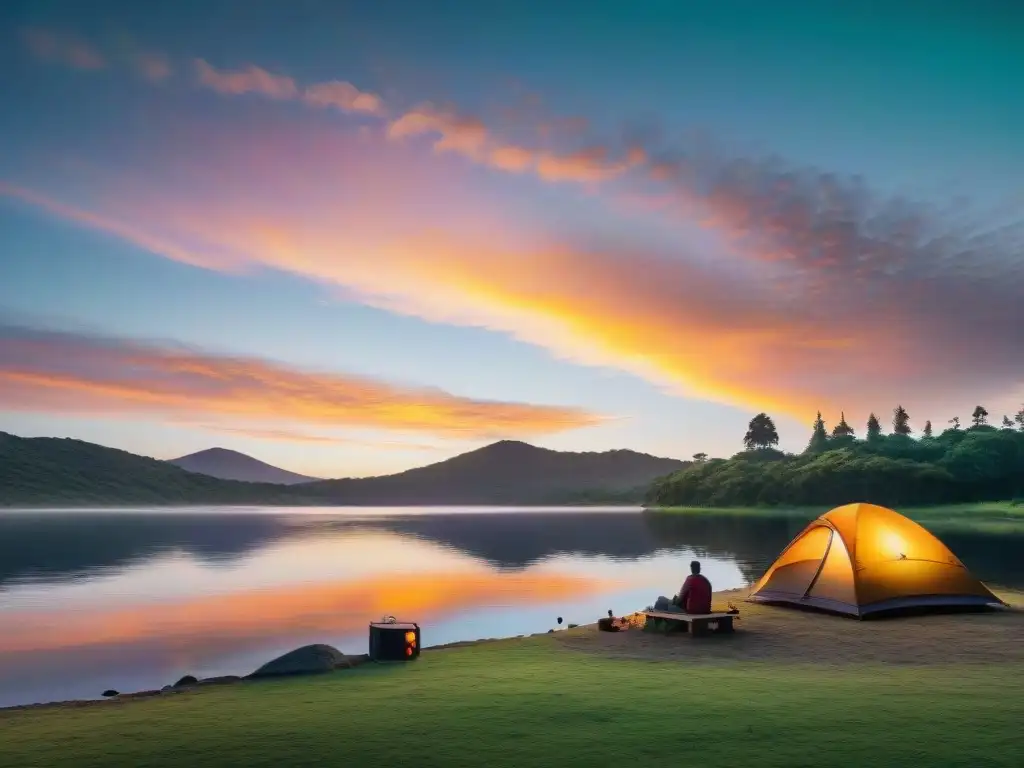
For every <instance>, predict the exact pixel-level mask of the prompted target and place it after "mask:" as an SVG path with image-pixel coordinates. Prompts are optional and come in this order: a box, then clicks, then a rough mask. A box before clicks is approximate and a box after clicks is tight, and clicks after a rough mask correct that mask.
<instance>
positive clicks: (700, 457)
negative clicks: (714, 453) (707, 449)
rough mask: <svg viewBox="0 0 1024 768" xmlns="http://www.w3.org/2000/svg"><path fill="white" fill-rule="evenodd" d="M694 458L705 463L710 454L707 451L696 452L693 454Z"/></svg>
mask: <svg viewBox="0 0 1024 768" xmlns="http://www.w3.org/2000/svg"><path fill="white" fill-rule="evenodd" d="M693 460H694V461H695V462H697V463H698V464H703V463H704V462H705V461H707V460H708V455H707V454H706V453H695V454H693Z"/></svg>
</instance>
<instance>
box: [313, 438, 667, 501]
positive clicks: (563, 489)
mask: <svg viewBox="0 0 1024 768" xmlns="http://www.w3.org/2000/svg"><path fill="white" fill-rule="evenodd" d="M686 464H687V462H683V461H679V460H677V459H665V458H660V457H657V456H651V455H649V454H646V453H638V452H636V451H628V450H614V451H604V452H601V453H593V452H586V453H574V452H570V451H552V450H549V449H547V448H538V447H536V446H533V445H530V444H528V443H523V442H520V441H518V440H502V441H500V442H497V443H492V444H491V445H488V446H485V447H483V448H478V449H477V450H475V451H470V452H468V453H463V454H460V455H458V456H455V457H453V458H450V459H447V460H445V461H440V462H438V463H436V464H429V465H427V466H425V467H418V468H416V469H409V470H406V471H405V472H399V473H398V474H394V475H383V476H381V477H366V478H357V479H345V480H324V481H321V482H317V483H310V484H309V485H305V486H303V488H304V489H305V490H308V491H309V492H312V493H315V494H317V495H323V496H325V497H327V498H330V499H332V500H333V501H334V502H335V503H338V504H367V505H369V504H375V505H407V504H423V505H439V504H526V503H539V504H544V503H546V504H559V503H573V502H583V501H623V502H637V501H639V500H641V499H642V498H643V494H644V491H646V489H647V487H648V486H649V485H650V484H651V481H653V480H654V479H655V478H656V477H660V476H662V475H667V474H669V473H671V472H675V471H676V470H678V469H682V468H683V467H684V466H686Z"/></svg>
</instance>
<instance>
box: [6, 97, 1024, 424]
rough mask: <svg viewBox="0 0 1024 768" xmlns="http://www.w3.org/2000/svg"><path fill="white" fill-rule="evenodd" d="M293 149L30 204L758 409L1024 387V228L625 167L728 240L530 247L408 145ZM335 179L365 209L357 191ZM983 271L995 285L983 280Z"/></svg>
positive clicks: (840, 189)
mask: <svg viewBox="0 0 1024 768" xmlns="http://www.w3.org/2000/svg"><path fill="white" fill-rule="evenodd" d="M289 130H293V131H295V133H293V134H288V135H287V137H286V141H287V147H288V151H287V153H285V154H286V156H287V162H286V163H285V162H284V161H283V160H282V159H281V158H282V157H284V156H285V154H282V153H281V152H279V151H275V145H274V144H273V143H272V142H268V143H266V144H264V143H260V142H261V139H260V138H259V137H258V136H257V135H256V134H257V132H255V131H252V132H249V133H248V134H247V135H245V136H239V135H233V136H232V137H231V140H230V141H229V142H224V143H217V142H213V141H206V142H191V143H188V144H182V147H181V150H180V152H178V153H176V155H175V162H176V165H177V167H178V168H179V169H180V172H179V173H178V174H177V175H176V181H175V184H174V185H169V184H166V183H164V184H161V183H158V182H157V181H155V180H154V179H155V178H156V176H158V175H159V174H158V173H155V171H159V169H158V168H157V169H149V168H137V169H135V171H134V173H137V174H138V175H137V176H132V177H131V183H130V184H129V183H113V182H110V181H109V180H108V181H107V182H106V183H104V182H103V179H102V177H101V176H99V175H97V176H96V181H95V183H93V184H92V185H91V186H90V198H89V200H88V203H87V205H88V208H87V209H86V208H85V204H83V205H82V206H78V207H75V206H70V205H67V204H62V203H57V202H52V201H49V200H48V199H47V198H44V197H42V196H40V195H38V194H36V193H28V192H25V191H24V190H20V191H14V192H13V193H14V194H18V195H20V196H21V197H22V198H24V199H26V200H31V201H34V202H36V203H37V204H40V205H44V206H46V207H48V208H49V209H50V210H53V211H55V212H59V213H60V214H61V215H67V216H71V217H73V218H75V219H77V220H79V221H82V222H84V223H88V224H89V225H91V226H97V227H100V228H103V229H106V230H108V231H113V232H118V233H119V234H121V235H122V236H124V237H128V238H129V239H132V241H133V242H136V243H138V244H140V245H142V246H143V247H146V248H149V249H151V250H155V252H157V253H161V254H163V255H165V256H167V257H169V258H174V259H178V260H185V261H189V263H193V264H201V265H203V266H205V267H207V268H211V269H233V268H238V267H239V266H240V265H244V264H245V263H246V262H248V263H251V264H253V265H256V266H262V267H269V268H273V269H279V270H284V271H288V272H291V273H294V274H298V275H302V276H305V277H308V278H310V279H313V280H316V281H319V282H321V283H325V284H329V285H333V286H339V287H341V288H343V289H344V290H345V292H346V295H347V296H349V297H351V298H357V299H358V300H361V301H363V302H365V303H367V304H372V305H374V306H378V307H382V308H385V309H387V310H390V311H395V312H401V313H406V314H409V315H415V316H418V317H423V318H427V319H430V320H435V321H440V322H449V323H459V324H465V325H475V326H481V327H485V328H489V329H492V330H496V331H500V332H504V333H508V334H511V335H514V336H516V337H517V338H520V339H523V340H526V341H529V342H531V343H534V344H537V345H540V346H542V347H544V348H546V349H549V350H551V351H553V352H554V353H556V354H558V355H560V356H562V357H565V358H567V359H571V360H575V361H582V362H585V363H593V364H599V365H607V366H614V367H617V368H620V369H625V370H629V371H633V372H636V373H637V374H639V375H642V376H644V377H646V378H648V379H650V380H652V381H656V382H658V383H661V384H665V385H667V386H669V387H672V388H674V389H676V390H677V391H682V392H685V393H687V394H691V395H696V396H700V397H704V398H708V399H712V400H716V401H720V402H726V403H732V404H739V405H743V406H746V407H750V408H752V409H754V408H756V409H762V408H770V409H775V410H779V411H783V412H786V413H790V414H793V415H797V416H800V417H806V416H808V415H813V413H814V411H815V410H816V409H817V408H822V409H825V410H826V411H828V410H834V411H838V410H839V409H840V408H845V409H846V412H847V413H851V412H852V411H857V410H861V411H863V412H865V413H866V411H867V410H869V409H873V410H876V411H881V410H883V409H884V408H887V407H891V405H890V404H891V403H892V402H903V404H904V405H905V406H907V407H908V408H910V409H911V410H912V412H913V411H916V410H918V409H919V408H924V407H928V408H930V409H931V408H936V409H937V408H940V407H941V408H946V407H951V406H952V405H953V404H957V407H961V406H962V404H961V399H962V398H972V399H974V398H979V399H983V398H988V397H993V398H994V397H998V396H1002V395H1004V394H1006V393H1007V392H1010V391H1015V390H1016V388H1019V386H1020V382H1021V381H1022V379H1024V357H1022V355H1021V354H1020V351H1021V347H1020V344H1021V342H1020V335H1019V333H1018V331H1017V329H1019V328H1021V327H1024V304H1021V302H1020V300H1019V297H1020V296H1021V295H1024V285H1022V283H1021V280H1022V277H1024V275H1022V273H1021V272H1020V271H1019V269H1017V268H1016V266H1015V265H1016V263H1017V261H1016V260H1015V259H1016V256H1015V254H1016V253H1018V252H1019V248H1018V247H1017V244H1018V243H1019V239H1018V240H1015V239H1014V238H1015V237H1018V235H1015V231H1014V230H1012V229H1011V228H1006V229H1005V230H996V231H990V232H988V233H985V230H984V229H979V228H977V227H968V228H965V229H962V230H961V229H957V228H956V227H957V226H958V222H960V221H961V220H962V218H963V217H962V216H961V217H955V216H942V215H938V216H937V215H935V213H934V212H933V211H930V210H929V209H928V208H927V207H926V206H915V205H912V204H909V203H906V202H905V201H904V202H902V203H900V202H899V201H889V200H885V199H880V198H878V197H876V196H874V195H872V194H871V193H870V191H869V190H868V189H866V187H865V186H864V184H863V182H859V181H857V180H848V179H842V178H837V177H835V176H834V175H831V174H828V173H825V172H820V171H814V170H813V169H810V170H807V169H804V170H800V169H794V168H792V167H790V166H788V165H786V164H783V163H780V162H779V161H772V162H767V161H765V162H760V161H756V160H751V159H744V158H738V159H737V158H733V159H729V158H725V159H716V158H713V157H710V156H709V157H704V158H697V159H691V160H689V161H688V165H684V164H682V163H680V162H673V161H666V160H663V159H661V158H653V159H652V158H651V156H650V155H649V154H648V153H646V152H642V151H641V150H639V149H637V150H634V151H633V152H631V153H629V154H628V155H627V157H626V159H625V160H624V161H620V164H622V163H624V164H625V165H627V166H630V167H634V166H635V167H638V168H648V169H656V170H653V171H651V173H655V174H656V175H657V176H658V178H659V179H660V180H661V182H662V183H663V184H666V187H665V189H664V190H663V191H661V192H659V198H658V203H659V205H658V210H660V211H662V212H664V213H667V214H668V215H670V216H675V217H676V218H677V219H679V220H683V221H690V222H699V223H700V224H702V225H703V226H704V227H706V228H708V229H711V230H713V231H714V235H713V236H711V237H705V236H704V233H701V236H702V237H704V241H703V243H701V245H700V247H697V246H690V245H686V243H688V242H696V240H695V238H691V239H689V240H682V241H680V242H681V243H683V244H681V245H679V246H677V247H676V248H675V249H673V250H658V249H653V248H649V247H644V246H642V245H639V244H638V242H640V241H639V240H628V241H625V242H602V243H595V242H592V241H591V242H587V241H586V240H575V241H566V240H563V239H561V238H559V237H557V236H555V235H552V234H550V233H545V232H539V233H538V232H534V231H530V232H527V233H526V234H525V235H524V230H527V229H529V226H528V223H527V224H526V225H524V223H523V222H520V221H508V220H506V219H504V218H503V217H502V215H500V214H496V213H495V212H494V210H493V209H491V208H489V207H487V206H486V205H485V204H484V202H483V201H476V200H474V201H472V202H470V203H467V202H466V198H467V197H469V196H470V195H469V194H460V193H459V191H458V190H453V189H451V188H447V187H446V188H444V194H439V189H441V188H440V187H439V185H438V184H437V183H428V182H424V181H423V180H422V179H420V178H418V177H417V175H416V173H415V172H414V171H413V170H412V169H411V166H412V165H413V164H412V163H408V162H406V163H405V164H404V165H400V166H398V168H399V170H397V171H396V170H394V169H393V168H391V165H390V163H392V162H393V160H392V159H390V155H389V153H390V152H392V151H394V152H398V151H400V150H401V149H402V147H403V146H404V144H402V143H395V142H383V143H382V144H381V145H375V144H373V143H372V142H371V143H368V144H364V145H360V149H359V152H360V153H363V154H366V155H370V154H372V162H371V161H370V160H366V163H367V164H368V166H367V167H363V166H362V165H361V162H362V158H361V157H360V156H359V155H357V154H356V153H355V152H354V151H353V150H352V148H350V147H348V146H347V145H345V143H344V140H343V139H342V138H339V137H336V136H333V135H317V136H316V137H315V138H316V141H315V142H314V141H312V140H309V137H308V136H307V134H306V133H303V131H304V130H307V129H303V128H298V127H293V128H289ZM388 132H389V134H390V136H391V138H395V139H401V138H408V137H415V136H421V135H430V136H436V137H439V138H435V142H436V143H435V149H446V150H451V151H459V152H462V153H464V154H468V155H470V156H472V157H473V158H474V160H476V159H477V158H484V160H483V162H492V160H491V158H493V157H494V156H495V155H494V152H496V151H497V150H500V149H502V148H504V147H505V146H506V145H503V144H502V143H501V142H500V141H498V140H497V139H495V138H494V137H493V136H492V134H491V133H490V132H489V131H487V129H486V127H484V126H483V124H482V123H481V122H479V121H473V120H463V119H462V118H459V117H457V116H456V115H453V114H452V113H450V112H444V111H441V110H437V109H434V108H420V109H418V110H412V111H410V112H408V113H406V114H404V115H401V116H400V117H398V118H397V119H396V120H394V121H393V122H392V123H390V125H389V129H388ZM281 140H282V139H281V137H280V136H275V141H281ZM314 143H315V144H316V147H317V149H316V151H313V150H312V149H309V150H306V149H305V147H310V146H312V145H313V144H314ZM438 145H440V146H438ZM278 149H279V147H278ZM525 151H527V152H528V151H530V150H525ZM153 157H154V158H156V157H159V153H155V152H154V153H153ZM252 158H259V162H255V163H254V162H252ZM523 158H524V156H520V159H523ZM402 160H403V161H407V160H408V157H407V156H403V157H402ZM575 162H576V163H577V165H573V164H572V163H565V164H563V165H561V166H559V165H558V164H555V165H553V166H552V165H550V164H549V166H548V170H549V172H551V171H552V170H553V175H555V176H558V175H559V173H561V174H562V175H563V176H565V177H569V178H577V179H582V180H586V179H588V178H590V179H593V178H598V177H600V169H601V168H602V167H603V166H602V163H611V164H612V165H614V161H612V160H609V158H608V156H607V155H605V154H604V153H602V152H599V151H593V152H591V153H590V154H587V155H580V156H578V157H577V158H576V159H575ZM631 164H632V165H631ZM645 164H646V165H645ZM369 165H373V166H375V167H372V168H370V167H369ZM509 165H511V166H516V164H515V163H509ZM528 167H533V166H528ZM537 167H538V169H539V164H538V166H537ZM593 168H596V169H597V171H596V172H595V173H597V175H596V176H595V175H588V174H589V173H590V172H591V169H593ZM637 175H639V174H637ZM339 178H345V179H346V182H347V184H349V185H351V188H352V189H359V190H360V194H359V195H358V199H353V198H352V197H351V196H348V195H344V194H341V192H339V190H338V185H337V179H339ZM428 181H429V180H428ZM129 190H130V192H129ZM265 190H275V194H274V195H271V196H268V195H266V194H265V192H264V191H265ZM439 198H444V199H445V200H446V205H445V206H444V207H443V208H442V207H439V206H436V205H434V203H435V202H436V200H437V199H439ZM638 199H642V197H640V198H638ZM423 211H429V215H428V216H424V215H423V213H422V212H423ZM445 215H448V216H450V219H449V220H447V221H445V220H444V218H443V217H444V216H445ZM695 231H696V227H692V228H691V232H695ZM979 232H981V233H984V234H983V236H982V235H979ZM641 235H642V233H641ZM964 264H973V265H976V266H977V269H974V270H973V271H972V273H971V278H970V280H967V279H965V278H964V275H963V273H962V272H960V271H959V270H960V269H961V267H962V266H963V265H964ZM979 339H984V343H979V341H978V340H979Z"/></svg>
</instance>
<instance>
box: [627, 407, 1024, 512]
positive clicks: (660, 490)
mask: <svg viewBox="0 0 1024 768" xmlns="http://www.w3.org/2000/svg"><path fill="white" fill-rule="evenodd" d="M988 421H989V413H988V411H987V410H986V409H985V408H983V407H982V406H980V405H979V406H977V407H976V408H975V409H974V411H973V413H972V414H971V418H970V425H969V426H968V427H966V428H962V427H961V424H960V419H959V418H956V417H955V418H953V419H950V420H949V422H948V423H949V425H950V426H949V427H948V428H947V429H945V430H944V431H942V433H941V434H938V435H936V434H934V433H933V429H932V424H931V422H930V421H929V422H926V423H925V425H924V428H923V429H922V431H921V435H920V436H919V437H917V438H915V437H914V436H913V430H912V429H911V427H910V416H909V414H908V413H907V411H906V409H904V408H903V407H902V406H897V407H896V408H894V409H893V416H892V427H891V430H890V432H889V434H883V431H882V425H881V422H880V421H879V419H878V418H877V417H876V416H875V415H874V414H871V416H870V418H869V419H868V421H867V424H866V430H865V434H864V438H863V439H858V437H857V435H856V433H855V430H854V429H853V428H852V427H851V426H850V425H849V424H847V422H846V418H845V415H844V416H842V417H841V419H840V421H839V423H838V424H836V425H835V426H834V427H833V428H832V429H831V431H830V430H829V429H828V428H827V427H826V425H825V422H824V420H823V419H822V417H821V414H820V413H819V414H818V417H817V419H816V420H815V422H814V425H813V426H812V429H811V437H810V439H809V440H808V444H807V448H806V449H805V450H804V451H803V452H802V453H800V454H789V453H783V452H782V451H779V450H777V449H776V447H775V446H777V445H778V443H779V436H778V432H777V431H776V429H775V424H774V422H773V421H772V419H771V417H770V416H768V415H767V414H764V413H759V414H758V415H757V416H755V417H754V418H753V419H751V421H750V425H749V429H748V430H747V433H746V435H744V438H743V444H744V446H745V448H746V449H745V450H744V451H742V452H740V453H738V454H736V455H735V456H733V457H732V458H730V459H710V460H709V459H708V457H707V455H706V454H703V453H698V454H696V455H695V456H694V457H693V458H694V463H693V464H691V465H690V466H688V467H686V468H684V469H681V470H679V471H678V472H674V473H672V474H670V475H667V476H665V477H662V478H659V479H658V480H655V481H654V483H653V485H652V486H651V488H650V490H649V491H648V494H647V499H646V502H647V503H648V504H649V505H651V506H709V507H725V506H762V505H763V506H775V505H790V506H804V505H808V506H811V505H839V504H845V503H849V502H853V501H864V502H873V503H876V504H884V505H889V506H899V505H904V506H906V505H921V504H939V503H942V504H950V503H960V502H975V501H1000V500H1007V499H1015V498H1016V499H1019V498H1020V497H1022V496H1024V408H1021V410H1020V411H1019V412H1018V413H1017V414H1016V415H1015V416H1014V417H1012V418H1011V417H1010V416H1004V417H1002V420H1001V421H1000V422H999V426H992V425H990V424H989V423H988Z"/></svg>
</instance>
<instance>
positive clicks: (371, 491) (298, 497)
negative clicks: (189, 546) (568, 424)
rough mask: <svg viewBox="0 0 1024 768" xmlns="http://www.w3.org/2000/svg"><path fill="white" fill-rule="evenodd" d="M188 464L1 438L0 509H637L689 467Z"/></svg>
mask: <svg viewBox="0 0 1024 768" xmlns="http://www.w3.org/2000/svg"><path fill="white" fill-rule="evenodd" d="M202 453H205V454H209V453H210V452H208V451H204V452H202ZM224 453H227V454H233V452H230V451H226V452H224ZM198 455H199V456H202V454H198ZM217 455H218V454H216V453H214V456H215V457H216V456H217ZM194 456H196V454H193V457H194ZM235 456H239V457H242V458H243V459H249V462H251V463H249V462H246V464H247V466H249V467H251V466H252V465H253V464H256V465H259V466H262V467H266V469H267V470H274V471H275V472H278V473H284V470H278V469H277V468H275V467H270V466H269V465H264V464H262V462H257V461H256V460H255V459H250V457H246V456H244V455H243V454H235ZM191 458H192V457H187V456H186V457H183V458H182V459H175V460H174V461H173V462H169V461H159V460H157V459H151V458H148V457H144V456H136V455H134V454H132V453H128V452H127V451H121V450H117V449H114V448H106V447H104V446H102V445H96V444H94V443H87V442H83V441H81V440H70V439H58V438H21V437H16V436H14V435H8V434H5V433H2V432H0V506H41V505H47V506H56V507H72V506H82V507H98V506H119V505H120V506H123V505H126V504H153V505H184V504H253V505H292V506H302V505H306V506H309V505H325V506H329V505H339V506H343V505H362V506H417V505H467V504H468V505H557V504H589V503H604V504H615V503H618V504H637V503H639V502H640V501H641V500H642V499H643V496H644V492H645V491H646V490H647V488H648V486H649V485H650V484H651V481H652V480H654V479H655V478H657V477H660V476H662V475H666V474H668V473H670V472H674V471H675V470H677V469H680V468H682V467H684V466H686V462H683V461H678V460H676V459H664V458H659V457H657V456H650V455H648V454H645V453H637V452H635V451H627V450H616V451H605V452H603V453H571V452H566V451H552V450H548V449H546V448H537V447H536V446H532V445H529V444H527V443H522V442H517V441H512V440H503V441H501V442H498V443H493V444H492V445H488V446H486V447H484V448H480V449H477V450H475V451H470V452H469V453H464V454H461V455H459V456H455V457H453V458H451V459H447V460H445V461H441V462H438V463H436V464H430V465H428V466H425V467H419V468H417V469H410V470H407V471H405V472H399V473H398V474H394V475H382V476H380V477H368V478H348V479H343V480H318V481H313V482H309V481H304V482H298V481H296V480H294V478H299V477H302V476H301V475H295V474H294V473H284V474H285V475H288V476H290V477H291V478H292V481H293V483H294V484H291V485H284V484H282V483H281V480H282V476H281V474H276V475H274V477H275V480H276V482H273V483H272V482H266V481H264V482H244V481H240V480H237V479H222V478H219V477H214V476H211V475H208V474H202V473H199V472H195V471H189V469H188V466H187V465H186V466H181V465H180V464H179V462H182V461H183V460H184V459H190V462H189V464H190V465H191V466H193V467H194V466H196V465H195V464H193V463H192V462H191ZM213 463H214V462H209V463H207V464H206V468H205V471H206V472H212V471H214V470H215V468H211V466H210V465H211V464H213ZM219 469H220V470H223V469H224V466H221V467H220V468H219ZM268 476H269V475H267V474H264V477H268ZM303 479H304V480H305V478H303Z"/></svg>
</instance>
